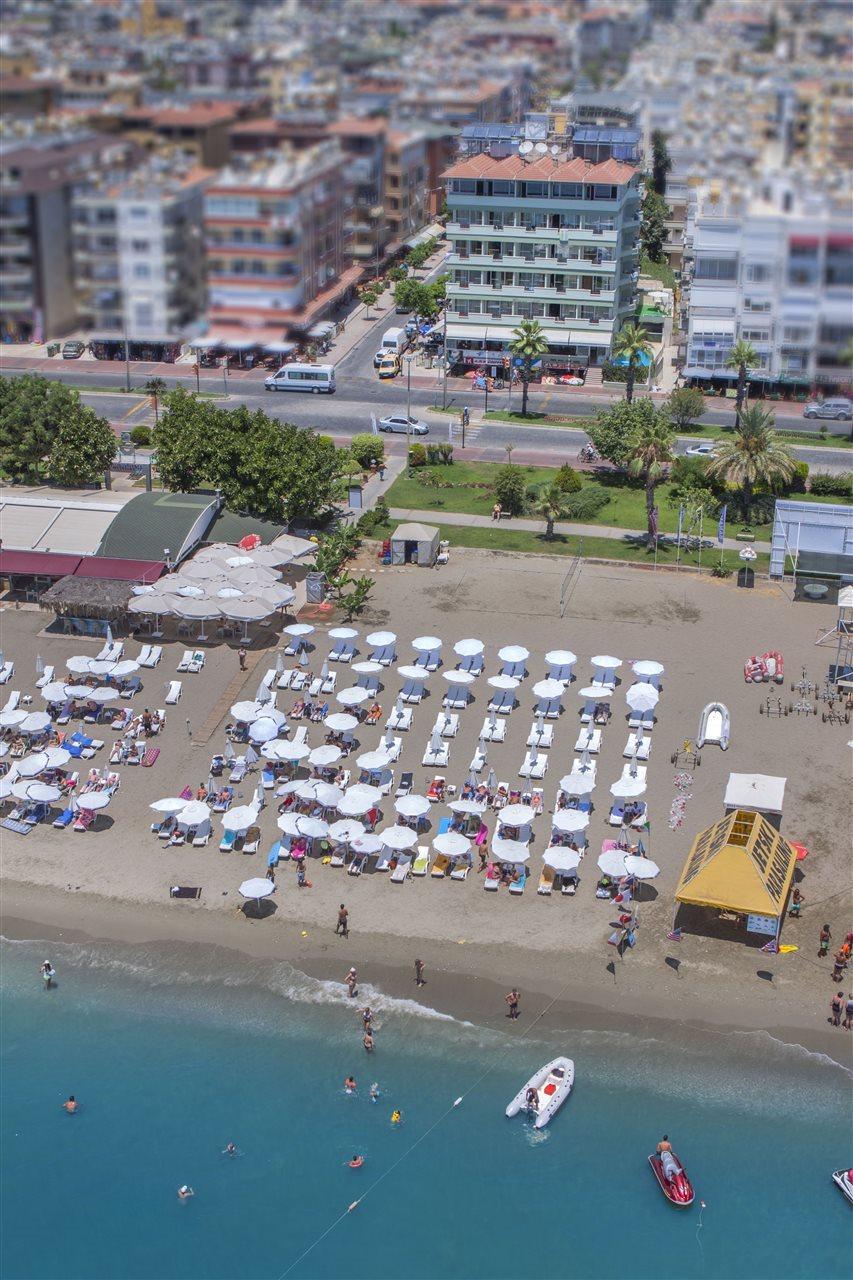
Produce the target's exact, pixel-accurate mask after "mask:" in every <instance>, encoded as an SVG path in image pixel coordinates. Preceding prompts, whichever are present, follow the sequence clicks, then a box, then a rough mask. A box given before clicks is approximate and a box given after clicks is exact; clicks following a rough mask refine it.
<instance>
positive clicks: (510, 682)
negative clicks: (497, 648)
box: [488, 674, 521, 691]
mask: <svg viewBox="0 0 853 1280" xmlns="http://www.w3.org/2000/svg"><path fill="white" fill-rule="evenodd" d="M488 683H489V684H490V685H491V686H492V688H493V689H502V690H505V691H508V690H510V689H517V688H518V686H519V685H520V684H521V681H520V680H518V679H516V677H515V676H508V675H504V674H501V675H497V676H489V680H488Z"/></svg>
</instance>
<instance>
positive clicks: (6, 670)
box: [0, 660, 15, 684]
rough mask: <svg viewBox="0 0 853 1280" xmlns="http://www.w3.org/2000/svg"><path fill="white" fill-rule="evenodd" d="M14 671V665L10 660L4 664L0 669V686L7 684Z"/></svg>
mask: <svg viewBox="0 0 853 1280" xmlns="http://www.w3.org/2000/svg"><path fill="white" fill-rule="evenodd" d="M14 670H15V664H14V662H12V661H11V660H10V661H8V662H4V663H3V665H2V667H0V684H7V683H8V682H9V681H10V680H11V679H12V673H13V672H14Z"/></svg>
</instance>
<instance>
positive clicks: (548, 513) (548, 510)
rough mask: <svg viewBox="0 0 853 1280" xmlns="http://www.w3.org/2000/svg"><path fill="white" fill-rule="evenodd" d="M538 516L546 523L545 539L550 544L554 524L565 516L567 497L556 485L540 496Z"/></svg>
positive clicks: (537, 508) (537, 507) (537, 509)
mask: <svg viewBox="0 0 853 1280" xmlns="http://www.w3.org/2000/svg"><path fill="white" fill-rule="evenodd" d="M535 510H536V514H537V515H538V516H541V517H542V519H543V520H544V521H545V538H546V540H547V541H548V542H550V541H551V540H552V538H553V537H554V523H555V521H557V520H561V519H562V518H563V516H564V515H565V510H566V496H565V493H564V492H563V490H562V489H559V488H558V487H557V485H556V484H554V485H552V486H551V488H550V489H546V490H545V492H544V493H542V494H540V496H539V498H538V500H537V502H536V508H535Z"/></svg>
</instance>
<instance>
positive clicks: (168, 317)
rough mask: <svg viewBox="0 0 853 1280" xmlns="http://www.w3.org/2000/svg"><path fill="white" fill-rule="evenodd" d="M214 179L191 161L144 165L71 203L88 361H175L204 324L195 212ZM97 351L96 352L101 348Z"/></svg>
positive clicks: (160, 160) (155, 159) (154, 159)
mask: <svg viewBox="0 0 853 1280" xmlns="http://www.w3.org/2000/svg"><path fill="white" fill-rule="evenodd" d="M212 176H213V175H212V174H211V173H210V172H209V171H208V170H206V169H199V168H198V167H197V166H195V165H194V164H193V163H192V162H191V161H190V160H188V159H184V160H182V161H181V160H177V159H175V160H172V161H169V160H167V159H166V158H165V157H159V156H155V157H152V158H151V159H150V160H149V161H148V162H147V164H145V165H143V166H142V167H140V168H139V169H137V170H135V171H134V172H133V173H132V174H130V175H126V176H124V177H122V178H121V179H119V180H116V179H115V178H112V177H106V178H104V179H103V180H102V181H100V182H94V183H90V184H89V185H88V186H87V187H86V188H85V189H83V190H81V191H80V192H79V193H78V194H77V196H76V197H75V200H74V207H73V230H74V269H75V285H76V288H77V296H78V305H79V310H80V314H81V317H82V318H83V323H84V324H85V325H86V327H87V328H88V329H89V330H90V331H91V333H92V335H93V339H94V348H93V349H95V351H96V354H101V355H102V356H103V357H104V358H110V357H112V356H115V355H117V354H119V351H118V348H119V347H121V348H122V352H121V353H122V354H123V345H124V337H125V335H126V336H127V338H128V343H129V355H130V358H131V359H146V360H148V359H157V360H164V359H165V360H174V359H176V358H177V356H178V355H179V354H180V346H181V343H182V342H183V341H184V340H185V339H186V338H187V337H190V336H193V335H194V334H195V333H197V332H198V330H199V328H200V326H201V324H202V322H203V318H204V313H205V304H206V281H205V261H204V245H203V238H202V212H203V196H204V188H205V185H206V183H207V182H209V181H210V179H211V177H212ZM101 348H102V349H101Z"/></svg>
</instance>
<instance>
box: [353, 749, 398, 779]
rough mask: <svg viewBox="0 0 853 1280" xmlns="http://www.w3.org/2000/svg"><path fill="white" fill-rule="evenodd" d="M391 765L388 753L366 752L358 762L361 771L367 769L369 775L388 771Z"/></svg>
mask: <svg viewBox="0 0 853 1280" xmlns="http://www.w3.org/2000/svg"><path fill="white" fill-rule="evenodd" d="M390 763H391V757H390V755H389V754H388V752H387V751H381V750H379V751H365V752H363V753H362V754H361V755H360V756H359V757H358V758H357V760H356V764H357V765H358V767H359V769H366V770H367V771H368V773H380V772H381V771H382V770H383V769H387V768H388V766H389V764H390Z"/></svg>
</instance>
